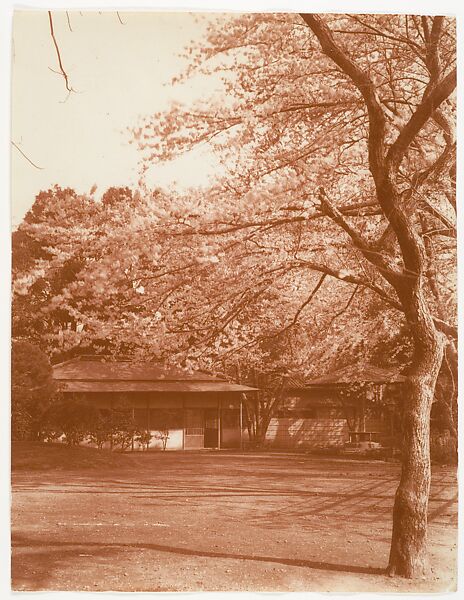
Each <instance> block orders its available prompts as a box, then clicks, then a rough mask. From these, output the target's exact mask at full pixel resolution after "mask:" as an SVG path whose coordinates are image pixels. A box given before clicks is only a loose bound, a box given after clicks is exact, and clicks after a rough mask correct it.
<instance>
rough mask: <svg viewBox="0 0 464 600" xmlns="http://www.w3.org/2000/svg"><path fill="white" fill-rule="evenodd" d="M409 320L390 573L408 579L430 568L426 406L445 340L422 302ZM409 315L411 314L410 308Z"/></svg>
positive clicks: (429, 408)
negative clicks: (411, 349) (411, 346)
mask: <svg viewBox="0 0 464 600" xmlns="http://www.w3.org/2000/svg"><path fill="white" fill-rule="evenodd" d="M421 300H422V294H421V293H419V302H417V303H415V304H416V306H415V309H416V310H413V311H412V313H415V314H416V317H417V318H416V319H415V320H414V321H413V322H412V323H411V322H410V326H411V330H412V333H413V337H414V339H415V353H414V360H413V364H412V367H411V370H410V373H409V375H408V378H407V382H406V384H405V397H404V403H405V404H404V411H403V444H402V460H403V463H402V471H401V479H400V484H399V487H398V489H397V491H396V496H395V504H394V508H393V531H392V542H391V549H390V559H389V565H388V573H389V574H390V575H395V574H396V575H400V576H403V577H407V578H420V577H425V576H427V574H428V573H429V563H428V556H427V511H428V500H429V491H430V479H431V469H430V411H431V408H432V402H433V397H434V392H435V385H436V381H437V378H438V373H439V370H440V366H441V362H442V358H443V351H444V341H443V339H442V337H441V334H439V333H438V332H437V331H436V330H435V327H434V325H433V323H432V320H431V318H430V315H429V314H428V311H427V309H426V307H425V303H423V302H421ZM409 316H411V313H409Z"/></svg>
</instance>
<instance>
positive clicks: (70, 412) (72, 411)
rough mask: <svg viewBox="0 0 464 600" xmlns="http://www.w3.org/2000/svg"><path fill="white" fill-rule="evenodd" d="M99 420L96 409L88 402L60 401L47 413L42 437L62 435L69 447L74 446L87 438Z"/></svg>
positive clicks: (73, 399) (76, 399)
mask: <svg viewBox="0 0 464 600" xmlns="http://www.w3.org/2000/svg"><path fill="white" fill-rule="evenodd" d="M99 418H100V414H99V411H98V409H97V408H95V406H94V405H93V404H91V403H90V402H86V401H85V400H82V399H80V398H73V397H71V398H67V399H64V400H61V401H59V402H57V403H56V404H54V405H53V406H51V407H50V408H49V410H48V411H47V414H46V419H45V423H44V437H47V438H48V439H56V438H58V437H60V436H61V435H64V437H65V441H66V443H67V444H68V445H69V446H76V445H77V444H79V443H80V442H82V441H83V440H84V439H85V438H86V437H88V436H89V434H90V432H91V431H92V430H93V429H94V427H95V424H96V423H97V422H98V421H99Z"/></svg>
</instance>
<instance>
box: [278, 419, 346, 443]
mask: <svg viewBox="0 0 464 600" xmlns="http://www.w3.org/2000/svg"><path fill="white" fill-rule="evenodd" d="M348 439H349V435H348V425H347V422H346V419H323V418H317V419H304V418H292V417H289V418H283V417H279V418H274V419H271V421H270V423H269V427H268V430H267V433H266V442H267V443H268V444H269V445H271V446H275V447H280V448H294V447H304V448H327V447H331V446H343V444H344V443H345V442H347V441H348Z"/></svg>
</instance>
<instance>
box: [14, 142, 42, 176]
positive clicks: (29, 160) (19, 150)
mask: <svg viewBox="0 0 464 600" xmlns="http://www.w3.org/2000/svg"><path fill="white" fill-rule="evenodd" d="M11 144H12V145H13V146H14V147H15V148H16V150H17V151H18V152H20V153H21V154H22V155H23V156H24V158H25V159H26V160H27V162H29V163H30V164H31V165H32V166H33V167H35V168H36V169H40V170H43V167H39V166H38V165H36V164H35V163H34V162H32V160H31V159H30V158H29V157H28V156H26V155H25V154H24V152H23V151H22V150H21V148H20V147H19V146H18V145H17V144H15V143H14V142H13V140H11Z"/></svg>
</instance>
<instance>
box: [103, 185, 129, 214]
mask: <svg viewBox="0 0 464 600" xmlns="http://www.w3.org/2000/svg"><path fill="white" fill-rule="evenodd" d="M133 199H134V195H133V192H132V190H131V189H130V188H128V187H110V188H108V189H107V190H106V192H105V193H104V194H103V196H102V199H101V202H102V204H103V206H104V207H105V208H109V209H118V208H121V206H123V205H126V206H130V205H132V202H133Z"/></svg>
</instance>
